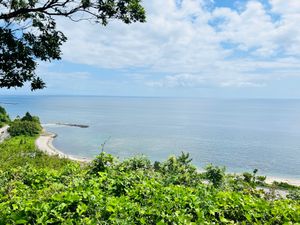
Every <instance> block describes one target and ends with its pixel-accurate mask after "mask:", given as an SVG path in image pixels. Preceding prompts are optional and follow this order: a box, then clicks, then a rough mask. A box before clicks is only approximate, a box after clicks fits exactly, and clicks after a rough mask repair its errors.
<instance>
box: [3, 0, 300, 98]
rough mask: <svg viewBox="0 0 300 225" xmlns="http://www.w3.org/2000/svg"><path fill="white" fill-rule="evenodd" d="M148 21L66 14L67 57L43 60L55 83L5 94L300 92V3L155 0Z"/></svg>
mask: <svg viewBox="0 0 300 225" xmlns="http://www.w3.org/2000/svg"><path fill="white" fill-rule="evenodd" d="M143 5H144V6H145V8H146V11H147V23H145V24H131V25H124V24H122V23H120V22H119V21H112V22H111V23H110V24H109V25H108V26H107V27H101V26H99V25H95V24H91V23H88V22H81V23H72V22H70V21H68V20H65V19H61V18H59V19H58V28H59V29H60V30H62V31H63V32H64V33H65V34H66V36H67V37H68V42H67V43H65V44H64V46H63V47H62V50H63V56H62V60H61V61H57V62H52V63H40V65H39V67H38V70H37V73H38V74H39V75H40V76H41V77H43V78H44V80H45V81H46V83H47V88H46V89H44V90H41V91H37V92H33V93H32V92H30V91H29V89H28V87H25V88H22V89H17V90H6V89H1V90H0V94H3V95H4V94H37V95H47V94H51V95H56V94H57V95H62V94H63V95H64V94H66V95H77V94H80V95H109V96H174V97H245V98H299V97H300V88H299V87H300V63H299V62H300V29H298V25H299V23H300V2H298V1H295V0H249V1H247V0H236V1H235V0H232V1H230V0H164V1H161V0H149V1H144V3H143Z"/></svg>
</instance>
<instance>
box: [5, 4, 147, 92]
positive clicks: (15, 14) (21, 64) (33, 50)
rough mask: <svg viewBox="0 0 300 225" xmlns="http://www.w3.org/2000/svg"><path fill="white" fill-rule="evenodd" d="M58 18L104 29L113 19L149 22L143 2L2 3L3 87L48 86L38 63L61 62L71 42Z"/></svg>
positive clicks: (39, 87) (34, 88)
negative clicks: (91, 24) (65, 45)
mask: <svg viewBox="0 0 300 225" xmlns="http://www.w3.org/2000/svg"><path fill="white" fill-rule="evenodd" d="M57 17H67V18H69V19H70V20H72V21H74V22H78V21H81V20H90V21H93V22H95V23H99V24H101V25H104V26H105V25H107V23H108V22H109V21H110V20H111V19H117V20H121V21H123V22H124V23H126V24H129V23H132V22H145V19H146V17H145V10H144V8H143V7H142V5H141V0H43V1H38V0H0V88H8V89H9V88H12V87H22V86H23V85H24V84H25V83H26V82H30V84H31V90H36V89H42V88H44V87H45V83H44V81H43V80H42V79H41V78H40V77H39V76H38V75H37V74H36V73H35V69H36V67H37V61H38V60H41V61H52V60H59V59H61V45H62V44H63V43H64V42H65V41H66V40H67V37H66V36H65V35H64V34H63V32H62V31H59V30H57V28H56V21H55V19H56V18H57Z"/></svg>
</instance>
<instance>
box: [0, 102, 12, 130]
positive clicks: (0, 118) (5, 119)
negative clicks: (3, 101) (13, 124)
mask: <svg viewBox="0 0 300 225" xmlns="http://www.w3.org/2000/svg"><path fill="white" fill-rule="evenodd" d="M9 122H10V119H9V116H8V114H7V113H6V111H5V109H4V108H3V107H1V106H0V128H1V127H3V126H4V125H5V124H7V123H9Z"/></svg>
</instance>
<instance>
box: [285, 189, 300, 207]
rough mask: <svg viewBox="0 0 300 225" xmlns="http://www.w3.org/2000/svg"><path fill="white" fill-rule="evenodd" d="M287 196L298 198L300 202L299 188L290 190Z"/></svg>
mask: <svg viewBox="0 0 300 225" xmlns="http://www.w3.org/2000/svg"><path fill="white" fill-rule="evenodd" d="M287 198H289V199H293V200H297V201H299V204H300V190H299V189H298V190H297V189H296V190H295V189H294V190H290V191H289V193H288V195H287Z"/></svg>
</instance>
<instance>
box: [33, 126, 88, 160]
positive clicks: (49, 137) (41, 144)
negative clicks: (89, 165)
mask: <svg viewBox="0 0 300 225" xmlns="http://www.w3.org/2000/svg"><path fill="white" fill-rule="evenodd" d="M55 137H56V134H53V133H50V132H47V131H45V130H44V131H43V133H42V134H41V135H40V136H39V137H38V138H37V139H36V141H35V145H36V146H37V148H38V149H39V150H41V151H43V152H45V153H46V154H48V155H58V156H59V157H60V158H67V159H70V160H74V161H78V162H90V161H91V159H88V158H79V157H74V156H70V155H67V154H65V153H63V152H61V151H60V150H58V149H57V148H55V147H54V146H53V144H52V142H53V140H54V138H55Z"/></svg>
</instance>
